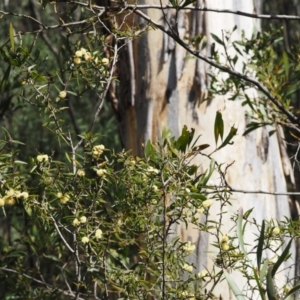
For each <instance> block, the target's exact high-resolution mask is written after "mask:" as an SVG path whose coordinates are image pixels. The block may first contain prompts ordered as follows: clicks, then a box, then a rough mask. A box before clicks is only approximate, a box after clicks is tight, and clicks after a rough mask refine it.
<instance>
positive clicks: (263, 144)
mask: <svg viewBox="0 0 300 300" xmlns="http://www.w3.org/2000/svg"><path fill="white" fill-rule="evenodd" d="M146 3H148V4H160V2H159V1H145V4H146ZM140 4H144V3H143V2H142V1H141V2H140ZM196 5H197V6H202V7H203V6H204V3H202V1H197V4H196ZM259 5H260V1H259V0H257V1H240V0H237V1H234V0H232V1H216V0H214V1H208V2H206V7H208V8H217V9H231V10H240V11H245V12H250V13H255V12H259V11H260V7H259ZM144 12H145V13H147V14H148V15H149V16H150V17H151V18H152V19H153V20H156V21H157V22H160V23H161V24H163V25H164V26H168V25H167V23H166V22H165V21H164V19H163V16H162V13H161V11H159V10H151V9H148V10H145V11H144ZM166 16H167V18H168V21H169V23H170V24H172V22H174V19H172V18H173V14H172V13H171V12H170V11H169V12H167V11H166ZM137 24H138V25H141V26H143V25H145V21H144V20H142V19H137ZM235 25H236V26H237V27H238V30H237V32H236V35H235V37H236V38H238V36H239V35H240V33H241V31H242V30H244V31H245V33H246V36H248V37H250V36H251V34H252V32H253V31H254V30H257V29H259V21H257V20H256V19H251V18H245V17H240V16H237V15H234V14H220V13H201V12H187V11H185V12H179V15H178V31H179V34H180V37H181V38H182V39H185V38H189V37H191V36H194V35H199V34H201V33H204V34H205V35H206V36H207V38H208V45H209V44H210V43H211V42H212V40H211V38H210V33H214V34H216V35H218V36H222V30H232V29H233V27H234V26H235ZM208 68H209V66H207V65H206V64H205V63H204V62H202V61H200V60H195V59H187V53H186V51H185V50H184V49H182V48H181V47H180V46H178V45H177V44H176V43H175V42H174V41H173V40H172V39H171V38H169V37H168V36H167V35H166V34H164V33H162V32H161V31H159V30H151V31H149V32H148V33H147V34H145V35H143V36H142V37H140V38H139V39H137V40H134V41H133V42H132V43H131V44H129V46H128V47H127V52H123V54H122V57H121V58H120V66H119V73H120V78H121V79H122V80H121V83H120V93H119V101H120V103H119V109H120V115H121V132H122V137H123V141H124V145H125V147H126V148H130V149H133V153H134V154H138V155H142V152H143V150H142V144H143V143H144V142H145V141H147V140H148V139H151V140H152V141H155V140H157V139H158V138H159V137H160V134H161V131H162V128H163V126H164V125H166V126H167V127H168V128H169V129H171V130H172V132H173V134H174V135H175V136H177V135H178V134H179V133H180V131H181V128H182V127H183V126H184V125H187V126H188V128H191V127H193V128H195V129H196V135H201V138H200V143H208V144H210V145H211V147H210V148H209V150H208V151H209V152H211V151H212V150H213V149H214V147H215V141H214V133H213V126H214V120H215V115H216V111H218V110H219V111H221V112H222V115H223V118H224V122H225V135H226V134H227V132H228V131H229V129H230V127H231V126H232V125H235V127H237V128H238V135H237V136H236V137H235V138H234V144H233V145H231V146H227V147H225V148H223V149H222V150H220V151H218V152H216V153H215V155H214V158H215V159H216V161H218V163H222V164H224V165H226V164H231V163H233V162H234V164H233V165H232V166H231V167H230V168H229V169H228V171H227V175H226V179H227V181H228V183H229V184H230V185H231V186H232V187H233V188H236V189H242V190H251V191H253V190H264V191H271V192H285V191H286V181H285V175H290V174H289V172H290V168H289V167H290V165H289V161H288V160H287V159H286V154H285V152H284V147H280V146H279V142H278V138H277V136H276V135H273V136H272V137H269V136H268V131H269V130H270V128H263V129H259V130H256V131H254V132H252V133H250V134H248V135H247V136H246V137H244V136H242V134H243V132H244V130H245V128H246V124H247V122H248V121H249V120H247V118H246V117H245V110H244V108H243V107H242V106H241V102H240V101H229V100H227V97H226V96H216V97H214V98H213V99H212V100H210V101H206V102H204V103H202V104H200V105H199V103H200V102H201V99H202V98H203V96H204V95H206V93H207V84H208V83H207V80H208V77H207V71H208ZM282 157H284V164H283V163H282ZM194 163H195V162H194ZM197 163H198V164H201V165H202V166H203V169H205V167H206V166H207V162H206V161H205V160H204V159H203V157H199V159H198V161H197ZM219 182H220V181H219V176H216V177H214V178H213V179H212V181H211V183H213V184H216V185H218V184H219ZM231 199H232V206H230V207H226V209H227V211H228V213H227V214H226V215H224V217H223V221H222V222H223V224H224V226H223V227H222V232H223V233H224V234H225V233H228V234H229V235H235V232H234V231H232V226H233V224H232V222H231V221H230V216H231V215H232V214H233V213H237V211H238V209H239V208H243V210H244V212H245V211H247V210H248V209H251V208H254V210H253V213H252V217H253V218H255V219H256V221H257V222H258V223H259V224H260V223H261V222H262V220H263V219H264V218H265V219H267V220H270V219H274V220H276V219H277V220H283V219H284V216H287V217H289V216H290V209H289V202H288V198H287V197H286V196H270V195H258V194H237V193H235V194H233V196H232V197H231ZM219 209H220V205H219V204H218V203H215V204H214V205H213V206H212V208H211V218H212V219H215V220H219V216H218V214H219ZM199 219H200V220H202V221H204V216H199ZM175 230H176V231H177V233H178V235H179V236H180V238H181V239H182V240H183V241H192V242H194V243H196V246H197V249H196V255H192V256H190V258H189V259H190V262H193V263H194V264H195V266H196V268H197V270H196V271H197V272H199V271H201V270H202V269H203V268H204V267H205V268H207V269H208V270H210V269H211V268H212V265H213V264H214V262H213V261H212V259H211V257H213V256H215V254H216V250H215V248H213V247H212V246H211V243H212V242H213V240H212V238H211V236H209V235H207V234H206V233H204V232H199V230H195V229H193V227H192V226H190V227H189V228H188V229H186V228H185V226H184V225H178V227H177V228H175ZM230 230H231V231H230ZM251 231H255V228H254V227H253V228H251V226H249V228H248V231H247V234H246V240H247V241H248V242H250V243H251V245H253V240H254V238H255V236H254V235H253V233H251ZM248 250H253V249H252V248H251V247H248ZM281 275H282V280H284V278H285V276H288V277H289V278H291V277H293V275H294V274H293V271H291V270H290V269H287V270H286V271H285V272H282V273H281ZM236 280H237V284H238V285H240V288H241V289H242V288H243V286H242V285H241V284H242V282H241V281H240V276H238V277H236ZM217 294H218V295H222V297H223V299H232V298H231V297H233V296H232V294H231V292H230V290H229V288H228V286H227V285H226V283H225V282H223V283H222V284H219V285H218V288H217Z"/></svg>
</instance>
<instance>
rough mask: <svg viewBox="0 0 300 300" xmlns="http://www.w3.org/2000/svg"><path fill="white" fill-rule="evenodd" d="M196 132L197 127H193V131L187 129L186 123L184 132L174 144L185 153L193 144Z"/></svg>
mask: <svg viewBox="0 0 300 300" xmlns="http://www.w3.org/2000/svg"><path fill="white" fill-rule="evenodd" d="M194 134H195V129H194V128H191V131H189V130H188V129H187V126H186V125H184V126H183V128H182V132H181V135H180V137H179V138H178V140H177V141H176V142H175V144H174V146H175V147H176V149H178V150H179V151H181V152H183V153H185V151H186V149H187V147H188V146H189V145H190V144H191V142H192V140H193V138H194Z"/></svg>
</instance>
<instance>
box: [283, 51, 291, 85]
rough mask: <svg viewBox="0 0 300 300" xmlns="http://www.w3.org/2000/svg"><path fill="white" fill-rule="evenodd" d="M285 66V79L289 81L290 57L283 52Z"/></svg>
mask: <svg viewBox="0 0 300 300" xmlns="http://www.w3.org/2000/svg"><path fill="white" fill-rule="evenodd" d="M283 65H284V71H285V77H286V79H287V80H288V79H289V70H290V63H289V57H288V55H287V53H286V52H285V51H284V52H283Z"/></svg>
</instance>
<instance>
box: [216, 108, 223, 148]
mask: <svg viewBox="0 0 300 300" xmlns="http://www.w3.org/2000/svg"><path fill="white" fill-rule="evenodd" d="M214 131H215V141H216V144H217V143H218V139H219V136H220V137H221V139H222V140H223V134H224V122H223V118H222V114H221V112H220V111H217V113H216V118H215V126H214Z"/></svg>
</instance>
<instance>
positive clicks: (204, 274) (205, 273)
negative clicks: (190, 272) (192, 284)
mask: <svg viewBox="0 0 300 300" xmlns="http://www.w3.org/2000/svg"><path fill="white" fill-rule="evenodd" d="M207 275H208V272H207V270H205V269H204V270H202V271H201V272H199V273H198V274H197V277H198V278H199V279H202V278H204V277H206V276H207Z"/></svg>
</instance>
